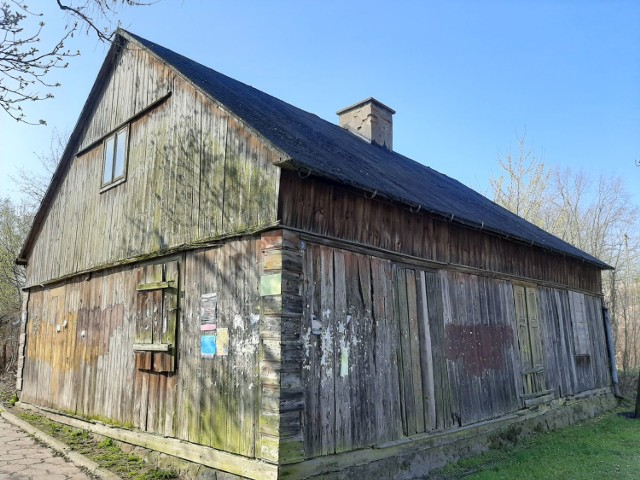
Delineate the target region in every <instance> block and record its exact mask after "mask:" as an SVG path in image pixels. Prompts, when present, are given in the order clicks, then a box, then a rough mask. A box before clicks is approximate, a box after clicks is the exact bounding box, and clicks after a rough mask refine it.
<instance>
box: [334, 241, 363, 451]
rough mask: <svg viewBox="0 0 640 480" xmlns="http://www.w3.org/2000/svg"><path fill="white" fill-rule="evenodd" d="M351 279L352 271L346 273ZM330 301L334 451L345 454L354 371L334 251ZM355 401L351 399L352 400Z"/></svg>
mask: <svg viewBox="0 0 640 480" xmlns="http://www.w3.org/2000/svg"><path fill="white" fill-rule="evenodd" d="M346 255H347V256H348V257H351V255H350V254H348V253H347V254H346ZM350 273H351V275H353V273H355V272H353V270H351V271H350ZM349 280H350V282H353V281H357V276H355V275H353V276H351V277H350V279H349ZM333 281H334V284H333V289H334V290H333V297H334V313H333V315H334V319H335V333H334V335H335V341H334V345H335V354H334V365H335V375H334V378H335V387H334V388H335V425H336V426H335V436H336V440H335V450H336V452H345V451H348V450H351V449H352V448H353V446H352V445H353V438H352V433H353V432H352V423H353V421H355V419H352V417H351V413H352V398H351V394H352V390H351V376H350V371H352V372H353V371H354V370H355V369H357V368H358V366H357V365H351V363H352V362H353V361H354V360H356V361H358V360H360V359H357V358H354V356H352V355H350V347H351V345H350V344H351V341H350V340H351V338H350V337H351V335H350V332H351V328H352V325H351V323H352V321H353V319H352V316H351V315H349V316H348V315H347V301H348V300H351V299H347V286H346V281H347V279H346V272H345V252H344V251H342V250H338V249H335V250H334V251H333ZM354 400H355V399H354Z"/></svg>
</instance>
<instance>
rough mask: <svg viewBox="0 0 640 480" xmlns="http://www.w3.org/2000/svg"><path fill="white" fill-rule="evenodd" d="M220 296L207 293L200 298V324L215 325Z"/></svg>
mask: <svg viewBox="0 0 640 480" xmlns="http://www.w3.org/2000/svg"><path fill="white" fill-rule="evenodd" d="M217 307H218V294H217V293H205V294H203V295H201V296H200V323H201V324H205V323H215V322H216V309H217Z"/></svg>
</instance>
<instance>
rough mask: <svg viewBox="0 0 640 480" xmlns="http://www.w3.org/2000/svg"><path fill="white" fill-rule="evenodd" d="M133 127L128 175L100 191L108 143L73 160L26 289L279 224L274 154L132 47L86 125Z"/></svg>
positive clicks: (98, 129) (96, 131)
mask: <svg viewBox="0 0 640 480" xmlns="http://www.w3.org/2000/svg"><path fill="white" fill-rule="evenodd" d="M168 92H171V97H170V98H168V100H166V101H165V102H164V103H162V104H161V105H160V106H158V107H157V108H155V109H153V110H151V111H149V112H148V113H146V114H145V115H143V116H142V117H140V118H138V119H137V120H135V121H134V122H132V123H131V129H130V134H129V162H128V171H127V181H126V182H125V183H123V184H121V185H118V186H116V187H114V188H112V189H109V190H107V191H104V192H103V193H99V192H100V189H101V179H102V168H103V160H102V159H103V147H102V143H99V144H97V145H96V146H95V147H94V148H92V149H90V150H89V151H87V152H86V153H84V154H82V155H80V156H79V157H76V158H74V159H73V161H72V162H71V164H70V166H69V169H68V172H67V174H66V176H65V178H64V180H63V182H62V184H61V185H60V186H59V191H58V194H57V195H56V197H55V199H54V201H53V204H52V205H51V206H50V207H49V210H48V214H47V216H46V219H45V221H44V223H43V225H42V227H41V230H40V233H39V235H38V236H37V239H36V242H35V244H34V246H33V249H32V252H31V255H30V256H29V259H28V261H29V268H28V275H27V277H28V278H27V285H38V284H40V283H43V282H46V281H47V280H50V279H53V278H59V277H62V276H65V275H69V274H73V273H75V272H78V271H83V270H85V269H90V268H93V267H95V266H98V265H105V264H110V263H112V262H116V261H122V260H124V259H127V258H132V257H136V256H141V255H146V254H151V253H154V252H158V251H159V250H163V249H168V248H172V247H176V246H179V245H182V244H185V243H190V242H194V241H198V240H202V239H207V238H210V237H215V236H220V235H223V234H233V233H237V232H246V231H249V230H251V229H255V228H256V227H258V226H264V225H267V224H271V223H273V222H275V221H276V203H277V200H276V196H277V185H278V181H279V180H278V179H279V172H280V169H279V168H277V167H275V166H274V165H273V162H275V161H276V156H277V154H276V152H274V151H273V150H272V149H270V148H268V147H266V146H265V144H264V143H263V142H261V141H260V140H259V139H258V138H257V137H256V136H254V135H253V134H252V133H251V132H250V131H249V130H248V129H247V128H246V127H245V126H244V125H243V124H242V123H240V122H239V121H237V120H236V119H235V117H233V116H232V115H230V114H229V113H227V112H225V111H224V109H223V108H221V107H218V106H216V105H214V104H212V103H211V102H210V101H209V100H208V99H206V98H205V97H204V96H203V95H202V94H201V93H198V92H196V90H195V89H194V88H193V87H192V86H191V85H190V84H189V83H187V82H186V81H185V80H183V79H182V78H181V77H180V76H178V75H177V74H175V73H174V72H173V71H171V70H170V69H169V68H167V67H166V66H164V65H163V64H161V63H160V62H158V61H157V60H155V59H154V58H152V57H151V56H150V55H149V54H148V53H146V52H144V51H141V50H139V49H138V48H136V47H132V46H127V47H126V48H124V49H123V51H122V52H121V53H120V56H119V57H118V58H117V62H116V68H115V70H114V71H113V74H112V75H111V76H109V77H108V78H107V81H106V85H105V86H104V91H103V94H102V97H101V100H100V102H99V103H98V104H97V106H96V109H95V112H94V114H93V117H92V119H91V121H90V122H89V123H88V124H87V126H86V129H85V134H84V136H83V140H82V142H81V143H82V145H79V146H78V150H82V149H83V148H85V147H87V146H90V145H91V144H92V143H94V142H95V141H96V140H99V139H100V138H101V137H102V136H104V135H106V134H107V133H109V132H110V131H112V130H113V129H114V128H116V127H117V126H118V125H120V124H121V123H122V122H124V121H127V119H129V118H130V117H132V116H134V115H136V114H137V113H138V112H140V111H142V110H144V109H145V108H146V107H147V106H149V105H150V104H151V103H153V102H155V101H157V100H159V99H161V98H162V97H163V96H165V95H166V94H167V93H168Z"/></svg>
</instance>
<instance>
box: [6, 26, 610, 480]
mask: <svg viewBox="0 0 640 480" xmlns="http://www.w3.org/2000/svg"><path fill="white" fill-rule="evenodd" d="M338 114H339V125H337V124H332V123H330V122H327V121H325V120H323V119H321V118H319V117H317V116H315V115H313V114H310V113H307V112H305V111H302V110H300V109H298V108H296V107H293V106H291V105H289V104H287V103H285V102H283V101H281V100H278V99H277V98H274V97H272V96H270V95H267V94H265V93H263V92H261V91H259V90H257V89H255V88H253V87H251V86H248V85H245V84H243V83H240V82H238V81H236V80H233V79H231V78H229V77H226V76H224V75H222V74H220V73H218V72H216V71H214V70H211V69H209V68H207V67H205V66H203V65H200V64H198V63H196V62H194V61H192V60H190V59H188V58H185V57H183V56H181V55H179V54H177V53H174V52H172V51H170V50H168V49H166V48H164V47H162V46H160V45H157V44H155V43H152V42H150V41H147V40H145V39H143V38H140V37H138V36H136V35H134V34H131V33H128V32H126V31H122V30H119V31H118V34H117V36H116V40H115V41H114V43H113V46H112V48H111V50H110V51H109V53H108V55H107V58H106V60H105V62H104V64H103V66H102V68H101V70H100V72H99V75H98V78H97V80H96V82H95V84H94V86H93V89H92V90H91V93H90V95H89V98H88V100H87V102H86V104H85V106H84V109H83V110H82V113H81V115H80V118H79V120H78V122H77V124H76V127H75V129H74V131H73V133H72V135H71V138H70V141H69V144H68V146H67V148H66V150H65V152H64V155H63V158H62V160H61V163H60V166H59V168H58V170H57V172H56V173H55V175H54V177H53V180H52V183H51V186H50V187H49V190H48V191H47V194H46V196H45V198H44V200H43V202H42V205H41V208H40V210H39V212H38V214H37V215H36V217H35V220H34V224H33V227H32V229H31V232H30V234H29V236H28V238H27V240H26V242H25V244H24V247H23V249H22V252H21V254H20V258H19V259H18V263H20V264H23V265H26V266H27V285H26V288H25V290H24V291H25V293H24V312H23V323H22V326H23V328H24V335H23V336H22V342H21V349H22V350H21V358H20V369H19V378H18V390H19V395H20V400H21V402H22V403H23V404H24V405H31V406H37V407H38V408H40V409H41V410H42V411H45V412H48V414H49V415H51V416H52V417H53V418H56V419H58V420H60V421H64V422H67V423H71V424H75V425H84V426H86V427H87V428H91V429H93V430H95V431H98V432H99V433H102V434H104V435H109V436H112V437H113V438H117V439H119V440H122V441H126V442H129V443H133V444H136V445H140V446H143V447H147V448H150V449H153V450H158V451H160V452H164V453H167V454H170V455H173V456H175V457H180V458H182V459H186V460H189V461H191V462H195V463H198V464H201V465H206V466H208V467H211V468H214V469H217V470H219V471H224V472H227V473H228V474H229V475H230V476H232V475H237V476H239V477H248V478H254V479H274V480H275V479H279V478H310V477H317V478H352V476H356V475H364V476H361V477H358V478H412V477H413V476H417V475H418V474H420V473H424V472H426V471H427V470H428V469H429V468H431V467H433V466H435V465H436V464H442V462H443V461H445V460H446V459H445V460H443V459H442V457H438V459H439V460H438V459H435V460H434V457H433V456H430V452H431V451H435V450H434V449H438V448H440V449H441V450H440V451H442V448H444V447H443V446H448V447H447V448H453V447H454V445H455V442H463V441H467V442H471V443H466V444H465V445H466V446H465V447H464V448H466V449H467V450H469V451H472V450H473V448H472V446H473V442H474V441H475V440H474V438H476V437H478V436H479V435H481V434H483V433H484V434H487V435H488V434H489V433H490V432H493V431H496V432H497V431H498V430H496V429H497V428H498V427H499V426H504V425H513V424H514V422H516V421H520V420H522V421H524V420H526V419H530V418H533V417H535V416H540V418H543V417H544V415H552V413H553V412H554V411H555V410H557V409H561V408H563V406H564V407H566V406H567V405H574V404H575V405H582V404H585V405H588V406H589V408H588V409H585V408H582V407H580V408H582V410H581V409H580V408H578V407H576V408H574V410H573V411H574V413H575V412H583V411H584V412H586V413H585V415H588V414H593V413H594V412H595V411H597V410H598V409H603V408H606V407H607V406H608V405H610V403H611V402H610V400H611V398H612V394H611V390H612V374H611V365H610V363H611V361H610V358H611V352H609V351H608V348H607V340H608V337H607V329H606V323H605V319H604V316H603V308H602V285H601V270H603V269H608V268H610V267H608V266H607V265H606V264H604V263H603V262H601V261H599V260H598V259H596V258H594V257H592V256H590V255H588V254H587V253H585V252H583V251H581V250H578V249H576V248H575V247H573V246H571V245H569V244H567V243H565V242H563V241H561V240H559V239H558V238H556V237H554V236H552V235H550V234H548V233H546V232H544V231H542V230H541V229H539V228H537V227H535V226H533V225H532V224H530V223H528V222H526V221H525V220H523V219H521V218H519V217H517V216H516V215H514V214H512V213H510V212H508V211H506V210H505V209H503V208H501V207H499V206H498V205H496V204H495V203H493V202H491V201H489V200H488V199H486V198H485V197H483V196H482V195H480V194H478V193H476V192H475V191H473V190H471V189H469V188H467V187H466V186H464V185H462V184H461V183H459V182H457V181H455V180H453V179H451V178H449V177H447V176H445V175H443V174H441V173H438V172H436V171H434V170H432V169H431V168H429V167H426V166H424V165H421V164H419V163H417V162H415V161H413V160H411V159H409V158H406V157H404V156H402V155H400V154H398V153H396V152H394V151H393V150H392V115H393V114H394V111H393V110H392V109H390V108H389V107H387V106H385V105H384V104H382V103H380V102H379V101H377V100H375V99H371V98H370V99H368V100H365V101H363V102H361V103H359V104H356V105H353V106H351V107H348V108H345V109H344V110H341V111H340V112H338ZM593 399H597V402H595V403H594V402H593V401H591V403H589V401H590V400H593ZM572 402H573V403H572ZM580 402H583V403H580ZM594 405H596V406H594ZM576 415H577V413H576ZM536 418H537V417H536ZM542 423H543V424H544V422H542ZM550 423H551V422H547V424H546V425H550ZM545 428H546V427H545ZM478 438H479V437H478ZM469 445H471V447H470V446H469ZM453 456H454V457H455V455H453ZM372 471H375V472H376V473H375V475H374V476H369V477H367V476H366V475H371V474H367V473H366V472H372ZM363 472H364V473H363ZM225 478H227V477H225Z"/></svg>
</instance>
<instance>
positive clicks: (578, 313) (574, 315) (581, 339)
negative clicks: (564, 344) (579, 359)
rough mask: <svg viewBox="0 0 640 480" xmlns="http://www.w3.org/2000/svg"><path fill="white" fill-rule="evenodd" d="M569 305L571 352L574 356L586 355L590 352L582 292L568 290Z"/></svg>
mask: <svg viewBox="0 0 640 480" xmlns="http://www.w3.org/2000/svg"><path fill="white" fill-rule="evenodd" d="M569 307H570V308H571V325H572V327H573V353H574V355H576V356H588V355H590V354H591V351H590V348H589V345H590V344H591V340H590V337H589V325H588V324H587V313H586V309H585V302H584V294H582V293H578V292H569Z"/></svg>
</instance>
